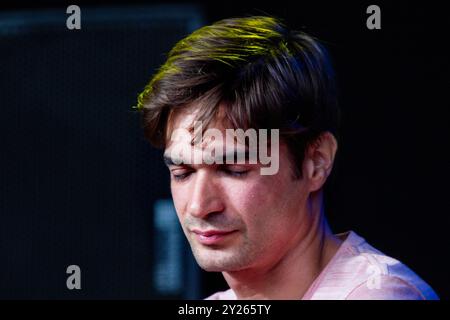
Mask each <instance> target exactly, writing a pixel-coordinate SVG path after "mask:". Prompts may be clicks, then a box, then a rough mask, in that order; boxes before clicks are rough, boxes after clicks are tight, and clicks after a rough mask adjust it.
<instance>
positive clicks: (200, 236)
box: [192, 229, 237, 245]
mask: <svg viewBox="0 0 450 320" xmlns="http://www.w3.org/2000/svg"><path fill="white" fill-rule="evenodd" d="M236 231H237V230H231V231H223V230H208V231H201V230H196V229H194V230H192V232H193V233H194V234H195V238H196V239H197V241H198V242H200V243H201V244H204V245H214V244H218V243H220V242H223V241H224V240H226V239H227V238H229V237H230V236H232V235H233V234H234V233H235V232H236Z"/></svg>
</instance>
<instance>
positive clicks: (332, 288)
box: [206, 231, 439, 300]
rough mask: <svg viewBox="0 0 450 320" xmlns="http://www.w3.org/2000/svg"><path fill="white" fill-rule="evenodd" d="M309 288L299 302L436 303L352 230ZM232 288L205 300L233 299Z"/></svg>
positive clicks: (427, 291) (400, 267)
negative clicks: (431, 301)
mask: <svg viewBox="0 0 450 320" xmlns="http://www.w3.org/2000/svg"><path fill="white" fill-rule="evenodd" d="M337 236H339V237H340V238H345V240H344V242H343V243H342V244H341V246H340V247H339V249H338V251H337V252H336V254H335V255H334V256H333V258H332V259H331V260H330V262H329V263H328V264H327V266H326V267H325V268H324V269H323V270H322V272H321V273H320V274H319V276H318V277H317V278H316V279H315V280H314V282H313V283H312V285H311V286H310V287H309V289H308V290H307V292H306V293H305V295H304V296H303V298H302V300H371V299H378V300H436V299H439V297H438V296H437V295H436V293H435V292H434V291H433V289H432V288H431V287H430V286H429V285H428V284H427V283H426V282H425V281H423V280H422V279H420V278H419V276H418V275H416V274H415V273H414V272H413V271H412V270H411V269H409V268H408V267H407V266H406V265H404V264H402V263H401V262H400V261H398V260H396V259H393V258H391V257H388V256H387V255H385V254H383V253H382V252H380V251H378V250H377V249H375V248H374V247H372V246H371V245H369V244H368V243H367V242H366V241H365V240H364V239H363V238H361V237H360V236H358V235H357V234H356V233H354V232H353V231H350V232H347V233H344V234H339V235H337ZM235 299H236V294H235V293H234V292H233V290H232V289H229V290H227V291H222V292H217V293H215V294H213V295H211V296H209V297H208V298H206V300H235Z"/></svg>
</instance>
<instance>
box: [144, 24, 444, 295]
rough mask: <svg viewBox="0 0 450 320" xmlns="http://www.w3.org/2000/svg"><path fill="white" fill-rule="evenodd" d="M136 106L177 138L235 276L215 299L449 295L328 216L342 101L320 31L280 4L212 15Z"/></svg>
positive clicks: (199, 249)
mask: <svg viewBox="0 0 450 320" xmlns="http://www.w3.org/2000/svg"><path fill="white" fill-rule="evenodd" d="M137 108H138V109H139V110H142V111H143V124H144V129H145V134H146V137H147V138H148V139H149V140H150V141H151V142H152V143H153V144H154V145H155V146H159V147H162V148H164V149H165V152H164V159H165V162H166V164H167V166H168V168H169V170H170V175H171V191H172V196H173V200H174V204H175V208H176V211H177V214H178V217H179V220H180V222H181V225H182V227H183V231H184V233H185V235H186V237H187V239H188V240H189V243H190V245H191V248H192V251H193V254H194V256H195V258H196V260H197V262H198V264H199V265H200V266H201V267H202V268H203V269H205V270H207V271H220V272H222V273H223V276H224V277H225V280H226V281H227V283H228V285H229V286H230V289H229V290H227V291H225V292H218V293H216V294H214V295H212V296H211V297H209V299H436V298H437V296H436V294H435V293H434V292H433V290H432V289H431V288H430V287H429V286H428V285H427V284H426V283H425V282H424V281H422V280H421V279H420V278H419V277H418V276H417V275H415V274H414V273H413V272H412V271H411V270H410V269H408V268H407V267H406V266H405V265H403V264H401V263H400V262H399V261H397V260H395V259H393V258H390V257H387V256H386V255H384V254H383V253H381V252H379V251H377V250H376V249H374V248H373V247H371V246H370V245H369V244H367V243H366V242H365V241H364V239H363V238H361V237H359V236H358V235H357V234H356V233H354V232H347V233H344V234H338V235H334V234H333V233H332V232H331V230H330V228H329V226H328V224H327V221H326V218H325V212H324V206H323V187H324V184H325V182H326V181H327V178H328V177H329V175H330V172H331V170H332V167H333V162H334V158H335V154H336V150H337V140H336V132H337V128H338V119H339V112H338V106H337V99H336V90H335V83H334V76H333V70H332V67H331V65H330V62H329V58H328V55H327V53H326V51H325V49H324V48H323V47H322V45H320V44H319V42H318V41H316V40H315V39H314V38H312V37H310V36H308V35H307V34H305V33H303V32H298V31H290V30H288V29H287V28H286V27H285V26H284V25H283V24H282V23H281V22H280V21H278V20H277V19H274V18H271V17H247V18H237V19H226V20H222V21H219V22H217V23H214V24H213V25H210V26H206V27H203V28H201V29H199V30H197V31H195V32H194V33H192V34H191V35H190V36H188V37H186V38H185V39H183V40H181V41H180V42H178V43H177V44H176V46H175V47H174V48H173V49H172V50H171V52H170V53H169V55H168V59H167V61H166V63H165V64H164V65H163V66H162V67H161V68H160V69H159V71H158V72H157V73H156V75H154V77H153V78H152V80H151V81H150V83H149V84H148V85H147V87H146V88H145V90H144V91H143V92H142V93H141V95H140V96H139V99H138V107H137ZM208 130H213V131H212V132H209V133H207V132H208ZM239 130H241V131H239ZM251 130H253V131H251ZM204 133H207V134H206V135H204ZM266 147H267V148H268V150H265V148H266ZM266 151H268V152H267V153H265V152H266ZM269 153H270V157H269ZM225 159H226V161H225ZM236 159H238V160H236ZM239 160H240V161H239ZM255 160H256V161H255ZM274 163H275V164H274ZM269 168H271V169H270V170H269ZM264 169H266V171H263V170H264Z"/></svg>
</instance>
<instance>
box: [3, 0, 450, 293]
mask: <svg viewBox="0 0 450 320" xmlns="http://www.w3.org/2000/svg"><path fill="white" fill-rule="evenodd" d="M440 3H441V2H438V1H435V2H426V3H422V4H416V3H413V2H405V1H403V2H398V1H396V2H395V4H394V3H388V2H380V1H377V2H359V3H358V2H353V3H350V2H349V3H347V2H346V3H336V2H332V1H314V2H312V1H295V3H288V2H280V1H276V2H272V3H267V4H262V3H258V2H253V3H250V2H247V3H244V2H241V1H240V2H217V3H216V2H214V3H213V2H208V3H202V2H186V1H185V2H183V3H181V2H173V1H165V2H164V5H162V4H160V3H156V2H155V3H151V2H149V1H141V2H136V1H135V2H127V3H126V4H125V3H120V2H112V1H108V2H104V3H101V2H95V1H79V2H77V3H76V4H77V5H79V6H80V7H81V12H82V29H81V30H78V31H69V30H67V29H66V26H65V20H66V18H67V16H68V15H66V13H65V9H66V7H67V5H68V4H66V3H64V2H39V4H36V3H26V2H16V3H14V4H1V5H0V8H1V12H0V108H1V112H0V142H1V144H0V146H1V150H0V179H1V180H0V181H1V184H0V186H1V191H0V261H1V264H0V298H2V299H80V298H83V299H165V298H202V297H204V296H206V295H208V294H210V293H212V292H215V291H217V290H219V289H225V288H226V284H225V282H224V281H223V279H222V277H221V275H220V274H216V273H215V274H207V273H204V272H201V271H200V270H198V268H196V267H195V264H194V263H193V261H192V257H191V256H190V253H189V248H187V246H186V243H185V241H184V239H183V238H182V237H179V235H180V233H179V232H180V230H179V227H178V226H177V224H176V221H175V220H173V219H172V220H170V219H169V220H168V221H166V222H165V223H166V224H165V225H163V227H158V222H157V219H156V213H155V212H156V210H155V204H156V203H158V202H157V201H158V200H159V199H170V191H169V184H168V173H167V172H166V171H167V170H166V169H165V167H164V166H163V164H162V161H161V151H160V150H155V149H153V148H151V147H150V146H149V145H148V144H147V143H146V142H145V141H144V139H143V137H142V132H141V129H140V121H139V115H138V114H136V113H135V112H134V111H132V106H133V105H135V103H136V96H137V94H138V93H139V92H140V91H141V90H142V89H143V87H144V86H145V84H146V83H147V81H148V80H149V79H150V76H151V75H152V73H153V72H154V71H155V68H156V67H158V66H159V65H160V64H161V63H163V62H164V54H165V53H166V52H167V51H168V50H169V49H170V48H171V47H172V46H173V44H174V43H175V42H176V41H177V40H179V39H181V38H182V37H184V36H185V35H187V34H188V33H189V32H190V31H192V30H193V29H195V28H196V27H198V26H201V25H204V24H209V23H212V22H214V21H216V20H219V19H222V18H227V17H232V16H243V15H249V14H271V15H275V16H278V17H281V18H283V19H285V21H286V23H287V24H288V25H289V26H290V27H291V28H293V29H302V30H304V31H307V32H309V33H311V34H312V35H315V36H317V37H319V38H320V39H322V40H323V41H324V42H325V44H326V45H327V47H328V49H329V50H330V52H331V55H332V57H333V60H334V64H335V67H336V70H337V75H338V84H339V88H340V104H341V108H342V113H343V122H342V131H341V136H340V148H339V153H338V158H337V163H336V168H335V175H334V179H333V181H331V185H330V188H329V189H328V191H327V196H328V198H327V214H328V216H329V219H330V222H331V225H332V228H333V230H334V231H335V232H343V231H347V230H350V229H351V230H354V231H356V232H357V233H358V234H360V235H362V236H363V237H364V238H366V240H367V241H368V242H369V243H371V244H372V245H373V246H375V247H376V248H378V249H380V250H381V251H383V252H385V253H386V254H389V255H392V256H393V257H395V258H397V259H399V260H401V261H402V262H404V263H405V264H407V265H408V266H410V267H411V268H412V269H413V270H414V271H416V272H417V273H418V274H419V275H420V276H421V277H422V278H423V279H424V280H426V281H427V282H428V283H429V284H430V285H431V286H432V287H433V288H434V289H435V290H436V291H437V293H438V294H439V295H440V297H441V298H444V299H448V298H449V297H450V281H449V278H450V276H449V273H450V271H449V270H450V262H449V259H448V256H449V249H448V246H449V244H450V243H449V241H448V236H447V233H448V227H449V218H448V215H449V213H450V212H449V209H448V205H447V204H448V200H447V199H448V195H447V192H448V178H449V175H448V166H449V159H448V156H447V148H448V138H449V136H450V134H449V125H448V120H447V119H448V108H449V102H448V91H449V88H450V87H449V80H448V79H449V54H448V51H445V47H446V42H448V30H449V28H448V22H447V20H448V19H447V20H446V19H445V16H444V14H445V10H444V9H443V7H442V5H441V4H440ZM370 4H377V5H379V6H380V8H381V16H382V18H381V20H382V21H381V24H382V28H381V30H368V29H367V28H366V19H367V17H368V14H366V8H367V6H368V5H370ZM168 203H170V202H165V204H166V205H167V204H168ZM166 207H167V206H166ZM166 207H164V208H166ZM169 207H170V206H169ZM165 210H166V211H167V212H168V213H167V216H170V214H172V217H173V212H170V208H169V209H165ZM158 228H159V229H158ZM161 228H162V229H161ZM164 228H165V229H164ZM168 233H169V234H178V236H177V237H173V238H170V239H168V238H167V237H168V235H167V234H168ZM72 264H76V265H79V266H80V267H81V270H82V289H81V290H68V289H67V288H66V278H67V277H68V275H67V274H66V272H65V271H66V268H67V266H69V265H72ZM161 270H162V271H161ZM158 272H162V274H161V273H158ZM158 283H159V284H158ZM168 283H169V284H171V285H167V286H166V287H164V284H168ZM162 288H163V289H162ZM164 288H165V289H164Z"/></svg>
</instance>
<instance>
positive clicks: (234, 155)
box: [163, 150, 250, 166]
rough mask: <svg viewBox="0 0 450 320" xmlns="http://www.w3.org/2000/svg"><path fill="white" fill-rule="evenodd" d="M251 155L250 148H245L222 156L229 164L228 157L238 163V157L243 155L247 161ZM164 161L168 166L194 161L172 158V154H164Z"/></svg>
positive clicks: (224, 162) (223, 161)
mask: <svg viewBox="0 0 450 320" xmlns="http://www.w3.org/2000/svg"><path fill="white" fill-rule="evenodd" d="M249 155H250V153H249V151H248V150H245V151H236V150H235V151H233V152H231V153H227V154H224V155H223V157H222V164H227V157H230V158H231V157H232V159H233V160H232V161H233V162H232V163H231V164H238V163H237V159H238V157H240V159H241V158H242V157H243V158H244V160H245V161H247V160H249ZM163 161H164V164H165V165H166V166H177V165H179V166H182V165H191V164H192V163H185V162H184V161H183V159H180V158H172V157H170V156H167V155H164V156H163Z"/></svg>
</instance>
